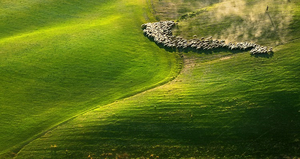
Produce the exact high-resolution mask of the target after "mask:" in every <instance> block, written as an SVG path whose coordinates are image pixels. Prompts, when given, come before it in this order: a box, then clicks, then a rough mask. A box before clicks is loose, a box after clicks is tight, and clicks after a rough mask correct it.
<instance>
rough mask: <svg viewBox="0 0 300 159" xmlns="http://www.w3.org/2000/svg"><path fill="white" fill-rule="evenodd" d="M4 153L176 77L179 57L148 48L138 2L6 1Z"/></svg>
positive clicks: (0, 70)
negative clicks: (76, 118)
mask: <svg viewBox="0 0 300 159" xmlns="http://www.w3.org/2000/svg"><path fill="white" fill-rule="evenodd" d="M0 3H1V5H0V6H1V7H0V10H1V14H0V18H1V22H0V28H1V33H0V37H1V38H0V48H1V51H0V74H1V76H0V81H1V82H0V90H1V91H0V108H1V112H0V119H1V123H0V141H1V142H0V153H5V154H6V153H7V152H9V153H12V155H13V153H16V152H17V151H18V149H19V148H20V147H22V146H23V145H24V144H26V143H28V142H29V141H31V140H32V139H34V138H36V137H37V136H38V135H40V134H42V133H43V132H45V131H47V130H48V129H50V128H53V127H54V126H56V125H58V124H60V123H62V122H64V121H66V120H68V119H70V118H73V117H74V116H76V115H78V114H81V113H83V112H85V111H88V110H91V109H93V108H94V107H96V106H99V105H105V104H108V103H111V102H113V101H115V100H117V99H120V98H124V97H127V96H130V95H133V94H135V93H137V92H141V91H144V90H146V89H149V88H152V87H154V86H157V85H160V84H162V83H164V82H166V81H169V80H170V79H172V78H174V76H176V74H177V73H178V71H179V69H180V67H181V66H180V64H179V61H180V60H179V59H178V57H177V55H176V54H172V53H168V52H166V51H165V50H162V49H160V48H158V47H156V46H155V44H151V43H150V44H149V41H148V39H146V38H145V37H144V36H143V34H141V29H140V24H142V23H144V22H146V21H147V20H149V18H148V17H147V14H148V13H147V12H148V11H147V8H143V3H142V2H138V1H130V2H129V1H104V0H102V1H101V0H100V1H99V0H97V1H74V0H66V1H58V0H46V1H44V0H43V1H39V0H36V1H32V0H22V1H1V2H0Z"/></svg>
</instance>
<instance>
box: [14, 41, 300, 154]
mask: <svg viewBox="0 0 300 159" xmlns="http://www.w3.org/2000/svg"><path fill="white" fill-rule="evenodd" d="M299 43H300V42H299V41H297V42H295V43H291V44H287V45H286V46H281V47H280V48H277V55H275V56H274V57H273V58H269V59H268V58H262V57H258V58H255V57H251V56H249V55H248V54H235V55H230V53H228V52H227V53H226V52H223V53H220V55H223V56H226V57H231V58H226V59H224V60H219V56H220V55H203V54H200V55H199V54H193V53H189V54H186V57H185V64H186V65H185V68H184V69H183V72H182V74H180V75H179V76H178V78H176V79H175V80H174V81H172V82H171V83H169V84H166V85H163V86H160V87H158V88H156V89H154V90H150V91H147V92H145V93H142V94H138V95H136V96H134V97H130V98H127V99H125V100H122V101H118V102H115V103H112V104H109V105H107V106H104V107H101V108H99V109H95V110H94V111H90V112H88V113H86V114H83V115H81V116H79V117H77V118H75V119H74V120H72V121H69V122H68V123H66V124H63V125H61V126H59V127H58V128H56V129H54V130H53V131H50V132H48V133H47V134H46V135H44V136H42V137H41V138H39V139H37V140H35V141H34V142H32V143H31V144H29V145H27V146H26V147H25V148H24V149H23V150H22V151H21V152H20V154H19V158H43V157H44V158H50V157H57V158H67V157H70V158H85V157H88V156H89V155H90V156H91V157H93V158H105V157H111V158H115V157H116V156H124V155H125V156H126V155H127V156H130V157H133V158H138V157H151V156H159V157H160V158H170V157H173V158H191V157H196V158H213V157H228V158H232V157H238V158H241V157H246V158H247V157H249V158H266V157H270V158H273V157H284V156H289V157H297V155H298V154H297V151H298V150H299V147H298V144H299V135H298V131H299V129H300V127H299V124H298V123H299V108H300V105H299V96H300V90H299V84H300V83H299V80H298V79H294V78H295V77H294V74H297V73H298V71H297V70H299V66H298V65H297V63H293V64H291V63H289V61H290V60H294V61H299V60H300V59H299V58H300V57H299V55H298V52H299V49H298V47H297V46H298V45H299ZM202 56H210V57H211V59H212V60H214V59H215V60H216V61H218V62H201V61H202V60H203V59H202V58H201V57H202ZM288 63H289V65H287V64H288ZM283 66H284V67H285V69H281V68H282V67H283ZM286 70H290V71H289V72H288V73H286ZM251 74H252V75H254V76H251ZM282 74H285V76H283V75H282ZM51 145H52V146H54V145H55V146H56V147H55V148H54V147H51Z"/></svg>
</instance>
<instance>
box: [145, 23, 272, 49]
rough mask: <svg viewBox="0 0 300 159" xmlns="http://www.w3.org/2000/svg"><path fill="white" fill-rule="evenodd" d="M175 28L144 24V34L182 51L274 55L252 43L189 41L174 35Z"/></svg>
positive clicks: (209, 40)
mask: <svg viewBox="0 0 300 159" xmlns="http://www.w3.org/2000/svg"><path fill="white" fill-rule="evenodd" d="M174 26H175V22H174V21H161V22H155V23H146V24H142V26H141V27H142V29H143V32H144V34H145V35H146V36H147V37H148V38H151V39H153V40H154V41H155V42H156V43H157V44H161V45H163V46H164V47H168V48H181V49H188V48H193V49H197V50H200V49H203V50H211V49H214V48H227V49H230V50H234V49H239V50H250V49H251V50H250V53H251V54H268V53H272V52H273V51H272V47H271V48H269V49H268V48H267V47H265V46H260V45H258V44H255V43H250V42H240V43H231V42H230V43H228V44H226V43H225V40H220V41H219V40H214V39H212V37H209V38H201V39H197V36H196V35H194V38H193V39H190V40H187V39H184V38H181V37H178V36H177V37H176V36H173V35H172V31H171V29H172V28H173V27H174Z"/></svg>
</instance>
